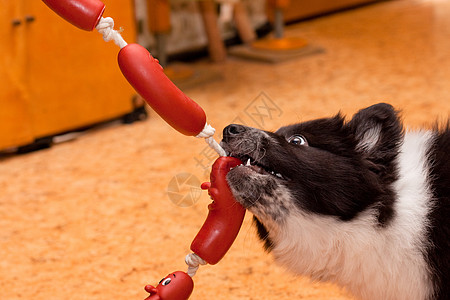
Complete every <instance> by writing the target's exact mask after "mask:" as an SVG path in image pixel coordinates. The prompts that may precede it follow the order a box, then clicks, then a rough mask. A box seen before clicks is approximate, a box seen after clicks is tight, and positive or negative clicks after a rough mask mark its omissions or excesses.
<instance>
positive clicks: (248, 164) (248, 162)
mask: <svg viewBox="0 0 450 300" xmlns="http://www.w3.org/2000/svg"><path fill="white" fill-rule="evenodd" d="M245 165H246V166H247V167H249V166H250V158H249V159H248V160H247V163H246V164H245Z"/></svg>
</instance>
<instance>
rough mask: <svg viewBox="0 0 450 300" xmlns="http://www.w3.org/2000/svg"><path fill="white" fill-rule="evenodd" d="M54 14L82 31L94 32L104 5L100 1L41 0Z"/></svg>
mask: <svg viewBox="0 0 450 300" xmlns="http://www.w3.org/2000/svg"><path fill="white" fill-rule="evenodd" d="M42 1H43V2H44V3H45V4H47V6H48V7H50V8H51V9H52V10H53V11H54V12H56V13H57V14H58V15H60V16H61V17H62V18H64V19H66V21H68V22H69V23H71V24H72V25H75V26H76V27H78V28H81V29H83V30H88V31H91V30H94V28H95V26H97V24H98V21H100V18H101V17H102V15H103V11H104V10H105V4H103V2H102V1H100V0H42Z"/></svg>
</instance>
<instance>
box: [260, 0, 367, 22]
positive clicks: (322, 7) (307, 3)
mask: <svg viewBox="0 0 450 300" xmlns="http://www.w3.org/2000/svg"><path fill="white" fill-rule="evenodd" d="M371 2H376V0H334V1H329V0H292V1H286V0H268V4H269V5H268V7H269V12H268V17H269V20H270V21H271V22H273V21H274V11H273V10H274V7H275V6H277V5H282V6H286V7H285V8H284V9H283V12H284V15H283V17H284V20H285V22H291V21H296V20H299V19H303V18H307V17H313V16H318V15H321V14H325V13H330V12H333V11H337V10H340V9H344V8H349V7H352V6H358V5H361V4H365V3H371Z"/></svg>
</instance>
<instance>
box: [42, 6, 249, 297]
mask: <svg viewBox="0 0 450 300" xmlns="http://www.w3.org/2000/svg"><path fill="white" fill-rule="evenodd" d="M42 1H43V2H44V3H45V4H46V5H47V6H48V7H49V8H50V9H52V10H53V11H54V12H56V13H57V14H58V15H60V16H61V17H62V18H64V19H65V20H66V21H68V22H70V23H71V24H72V25H74V26H76V27H78V28H80V29H83V30H86V31H93V30H94V29H97V31H98V32H99V33H101V34H102V35H103V39H104V40H105V41H106V42H109V41H114V43H115V44H116V45H117V46H119V47H120V51H119V54H118V63H119V67H120V70H121V71H122V73H123V75H124V76H125V78H126V79H127V80H128V82H129V83H130V84H131V86H133V88H134V89H135V90H136V92H138V93H139V94H140V95H141V96H142V98H144V100H145V101H146V102H147V103H148V104H149V105H150V106H151V107H152V109H153V110H154V111H155V112H156V113H158V114H159V115H160V116H161V117H162V118H163V119H164V120H165V121H166V122H167V123H168V124H169V125H171V126H172V127H173V128H174V129H176V130H177V131H179V132H180V133H182V134H184V135H189V136H195V137H197V138H203V139H205V141H206V142H207V144H208V145H209V146H210V147H211V148H212V149H214V151H216V152H217V154H218V155H219V158H218V159H217V160H216V161H215V162H214V164H213V166H212V169H211V175H210V181H211V182H206V183H203V184H202V189H204V190H208V193H209V195H210V196H211V199H212V200H213V202H212V203H211V204H210V205H209V206H208V209H209V213H208V216H207V218H206V220H205V223H204V224H203V226H202V227H201V229H200V230H199V232H198V234H197V236H196V237H195V238H194V240H193V242H192V244H191V250H192V251H193V253H191V254H188V255H187V256H186V258H185V262H186V264H187V265H188V270H187V273H185V272H181V271H176V272H174V273H171V274H169V275H168V276H166V277H165V278H163V279H162V280H161V281H160V283H159V284H158V285H157V286H156V287H154V286H151V285H147V286H146V287H145V290H146V291H147V292H149V293H150V295H149V296H148V297H147V298H146V300H185V299H188V298H189V297H190V295H191V293H192V290H193V287H194V283H193V281H192V277H193V276H194V275H195V274H196V272H197V270H198V268H199V266H200V265H206V264H208V263H209V264H211V265H213V264H216V263H218V262H219V261H220V260H221V259H222V258H223V256H224V255H225V254H226V252H227V251H228V249H229V248H230V247H231V245H232V244H233V242H234V240H235V239H236V236H237V234H238V232H239V229H240V227H241V225H242V222H243V219H244V216H245V209H244V208H243V207H242V206H241V205H240V204H238V203H237V202H235V200H234V198H233V195H232V193H231V191H230V189H229V186H228V184H227V182H226V175H227V173H228V172H229V171H230V169H231V168H233V167H236V166H238V165H240V164H242V162H241V161H240V160H239V159H237V158H233V157H228V156H226V152H225V150H224V149H223V148H222V147H221V146H220V145H219V144H218V143H217V141H216V140H215V139H214V137H213V136H214V133H215V129H214V128H213V127H212V126H211V125H209V124H208V123H207V122H206V114H205V112H204V111H203V109H202V108H201V107H200V106H199V105H198V104H197V103H196V102H194V101H193V100H192V99H190V98H189V97H187V96H186V95H185V94H184V93H183V92H182V91H181V90H179V89H178V88H177V87H176V86H175V84H174V83H173V82H172V81H170V79H169V78H168V77H167V76H166V75H165V74H164V72H163V68H162V67H161V65H160V64H159V62H158V60H156V59H155V58H153V57H152V55H151V54H150V53H149V52H148V51H147V49H145V48H144V47H142V46H141V45H138V44H128V43H127V42H126V41H125V40H124V39H123V38H122V36H121V34H120V32H119V31H117V30H115V29H114V20H113V19H112V18H110V17H107V18H103V13H104V10H105V4H104V3H103V2H101V1H100V0H42Z"/></svg>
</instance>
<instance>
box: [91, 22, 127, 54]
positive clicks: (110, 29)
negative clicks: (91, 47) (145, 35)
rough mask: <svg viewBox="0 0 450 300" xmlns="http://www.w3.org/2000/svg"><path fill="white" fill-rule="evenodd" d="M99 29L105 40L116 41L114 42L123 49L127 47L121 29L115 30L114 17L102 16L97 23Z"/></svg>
mask: <svg viewBox="0 0 450 300" xmlns="http://www.w3.org/2000/svg"><path fill="white" fill-rule="evenodd" d="M96 28H97V30H98V32H99V33H101V34H102V35H103V40H104V41H105V42H109V41H114V43H115V44H116V45H117V46H119V47H120V49H122V48H123V47H125V46H126V45H128V44H127V42H125V40H124V39H123V37H122V35H121V34H120V32H119V31H117V30H114V20H113V18H110V17H107V18H103V17H102V18H101V19H100V21H99V22H98V25H97V27H96Z"/></svg>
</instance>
